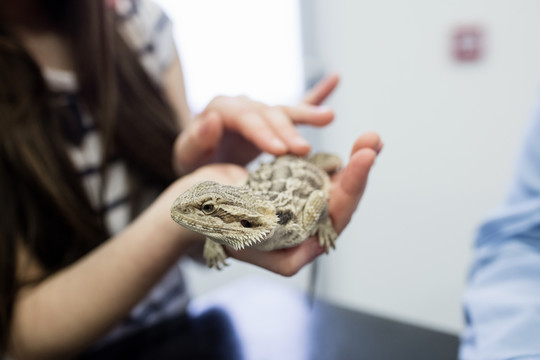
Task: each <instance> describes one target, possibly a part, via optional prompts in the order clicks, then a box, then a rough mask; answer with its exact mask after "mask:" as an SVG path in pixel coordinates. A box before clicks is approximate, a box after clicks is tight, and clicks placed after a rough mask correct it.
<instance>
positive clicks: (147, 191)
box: [0, 0, 382, 359]
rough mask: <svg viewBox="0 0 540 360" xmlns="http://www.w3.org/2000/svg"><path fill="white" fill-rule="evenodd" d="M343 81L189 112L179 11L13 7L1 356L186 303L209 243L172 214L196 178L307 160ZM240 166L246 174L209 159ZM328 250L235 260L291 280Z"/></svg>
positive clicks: (118, 330)
mask: <svg viewBox="0 0 540 360" xmlns="http://www.w3.org/2000/svg"><path fill="white" fill-rule="evenodd" d="M336 84H337V77H335V76H331V77H329V78H327V79H326V80H324V81H323V82H321V83H320V84H318V85H317V86H316V87H315V88H314V89H312V90H311V91H310V92H309V93H308V94H307V95H306V98H305V101H304V103H302V104H300V105H298V106H292V107H269V106H266V105H264V104H261V103H258V102H255V101H252V100H250V99H247V98H245V97H237V98H226V97H218V98H216V99H214V100H213V101H212V102H210V104H209V105H208V107H207V108H206V109H205V111H204V112H203V113H202V114H200V115H198V116H196V117H195V118H192V117H191V114H190V111H189V109H188V107H187V105H186V100H185V94H184V85H183V80H182V71H181V67H180V62H179V59H178V56H177V54H176V51H175V48H174V45H173V41H172V37H171V31H170V23H169V21H168V19H167V17H166V16H165V15H164V14H163V13H162V12H161V11H160V10H159V9H158V8H157V7H156V6H155V5H154V4H153V3H151V2H149V1H147V0H138V1H137V0H132V1H129V0H117V1H111V0H109V1H102V0H78V1H69V0H18V1H16V2H8V1H3V2H1V3H0V199H1V203H2V205H3V210H2V215H1V216H0V351H2V352H3V353H9V355H10V356H11V357H13V358H21V359H24V358H32V359H34V358H44V359H45V358H55V359H57V358H60V357H62V358H64V357H71V356H75V355H77V354H79V353H81V352H83V351H85V350H86V349H88V348H91V347H92V346H94V347H96V346H102V345H104V344H107V343H110V342H111V341H114V340H116V339H118V338H120V337H122V336H125V335H126V334H128V333H130V332H133V331H135V330H136V329H139V328H141V327H143V326H148V325H149V324H152V323H156V322H159V321H162V320H164V319H166V318H168V317H170V316H172V315H173V314H177V313H179V312H181V311H182V310H183V309H184V306H185V304H186V299H187V297H186V295H185V292H184V290H183V287H182V281H181V278H179V273H178V272H177V271H176V270H171V269H175V268H174V264H175V263H176V262H177V261H178V260H179V259H180V258H181V257H182V256H185V255H187V254H188V253H191V252H194V253H197V252H198V251H199V252H200V249H201V245H202V241H203V239H201V238H200V237H199V236H198V235H195V234H193V233H191V232H189V231H187V230H185V229H183V228H182V227H180V226H178V225H176V224H175V223H174V222H172V220H170V217H169V208H170V206H171V204H172V202H173V200H174V198H175V197H176V196H177V195H178V194H180V193H181V192H183V191H184V190H186V189H187V188H188V187H190V186H191V185H193V184H194V183H196V182H198V181H202V180H215V181H219V182H221V183H228V184H240V183H242V182H243V181H244V179H245V177H246V172H245V170H244V169H243V168H242V167H240V166H238V165H245V164H246V163H247V162H248V161H250V160H251V159H253V158H254V157H255V156H256V155H257V154H258V153H259V152H260V151H266V152H269V153H272V154H275V155H279V154H284V153H287V152H292V153H296V154H299V155H303V154H306V153H307V152H308V151H309V144H308V143H306V142H305V140H304V139H302V138H301V137H300V136H299V135H298V133H297V132H296V130H295V128H294V124H297V123H305V124H310V125H317V126H323V125H326V124H328V123H329V122H330V121H331V120H332V118H333V113H332V112H331V111H329V110H327V109H324V108H318V107H317V106H316V105H318V104H320V103H321V102H322V101H323V100H324V99H325V98H326V97H327V96H328V95H329V94H330V93H331V92H332V90H333V88H334V87H335V85H336ZM381 146H382V145H381V142H380V139H379V137H378V136H377V135H376V134H373V133H369V134H365V135H364V136H362V137H360V138H358V140H357V141H356V142H355V144H354V146H353V151H352V155H351V159H350V162H349V164H348V165H347V167H346V168H345V169H344V170H343V171H342V172H341V173H339V174H337V175H336V176H335V177H334V178H333V187H332V191H331V199H330V211H331V216H332V218H333V220H334V224H335V226H336V229H337V231H338V232H339V231H341V230H343V228H344V227H345V226H346V224H347V223H348V221H349V220H350V217H351V216H352V213H353V212H354V210H355V209H356V206H357V204H358V201H359V199H360V197H361V195H362V193H363V190H364V187H365V185H366V180H367V175H368V173H369V170H370V167H371V165H372V163H373V161H374V158H375V156H376V153H377V152H378V151H379V150H380V149H381ZM217 161H220V162H229V163H235V164H238V165H232V164H228V165H225V164H219V165H218V164H214V165H208V164H211V163H215V162H217ZM321 253H322V249H320V248H319V246H318V245H317V243H316V242H315V241H313V239H310V241H307V242H305V243H304V244H302V245H301V246H299V247H297V248H294V249H288V250H285V251H275V252H271V253H260V252H257V251H253V250H248V251H242V252H234V251H232V250H231V251H230V252H229V255H230V256H233V257H236V258H238V259H241V260H243V261H247V262H250V263H253V264H256V265H259V266H262V267H264V268H267V269H269V270H271V271H274V272H277V273H280V274H283V275H292V274H294V273H296V272H297V271H298V270H299V269H300V268H301V267H302V266H304V265H305V264H307V263H309V262H310V261H312V260H313V259H314V258H315V257H316V256H318V255H319V254H321Z"/></svg>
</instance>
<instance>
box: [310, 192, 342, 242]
mask: <svg viewBox="0 0 540 360" xmlns="http://www.w3.org/2000/svg"><path fill="white" fill-rule="evenodd" d="M303 224H304V229H305V230H306V231H309V235H315V233H317V235H318V238H319V245H320V246H321V247H323V248H324V250H325V252H326V253H328V251H329V250H330V248H335V240H336V238H337V233H336V231H335V230H334V226H333V225H332V220H331V219H330V216H329V214H328V204H327V200H326V196H325V195H324V192H322V191H321V190H315V191H313V192H312V193H311V194H310V195H309V198H308V199H307V201H306V204H305V205H304V211H303Z"/></svg>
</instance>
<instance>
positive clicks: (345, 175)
mask: <svg viewBox="0 0 540 360" xmlns="http://www.w3.org/2000/svg"><path fill="white" fill-rule="evenodd" d="M376 156H377V153H376V152H375V151H374V150H373V149H369V148H365V149H360V150H358V151H357V152H355V153H354V154H353V155H352V156H351V159H350V160H349V163H348V164H347V166H346V167H345V168H344V169H343V170H342V171H341V172H340V173H339V174H337V175H336V178H334V179H333V182H334V183H333V186H332V189H331V194H330V198H329V207H330V214H331V216H332V220H333V223H334V227H335V228H336V231H337V232H338V233H339V232H341V231H343V229H344V228H345V226H346V225H347V224H348V223H349V221H350V219H351V216H352V214H353V213H354V211H355V210H356V207H357V206H358V202H359V201H360V199H361V197H362V195H363V194H364V190H365V188H366V185H367V180H368V175H369V171H370V169H371V166H372V165H373V162H374V161H375V158H376Z"/></svg>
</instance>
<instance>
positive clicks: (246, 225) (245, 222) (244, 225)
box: [240, 220, 251, 228]
mask: <svg viewBox="0 0 540 360" xmlns="http://www.w3.org/2000/svg"><path fill="white" fill-rule="evenodd" d="M240 225H242V226H243V227H245V228H250V227H251V223H250V222H249V221H247V220H242V221H240Z"/></svg>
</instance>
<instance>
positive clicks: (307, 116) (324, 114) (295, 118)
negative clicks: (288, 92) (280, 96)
mask: <svg viewBox="0 0 540 360" xmlns="http://www.w3.org/2000/svg"><path fill="white" fill-rule="evenodd" d="M279 108H281V109H282V110H283V112H285V114H287V116H288V117H289V118H290V119H291V120H292V122H293V123H294V124H305V125H312V126H325V125H328V124H329V123H331V122H332V120H334V112H333V111H332V110H331V109H329V108H326V107H324V106H313V105H308V104H299V105H296V106H280V107H279Z"/></svg>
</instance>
